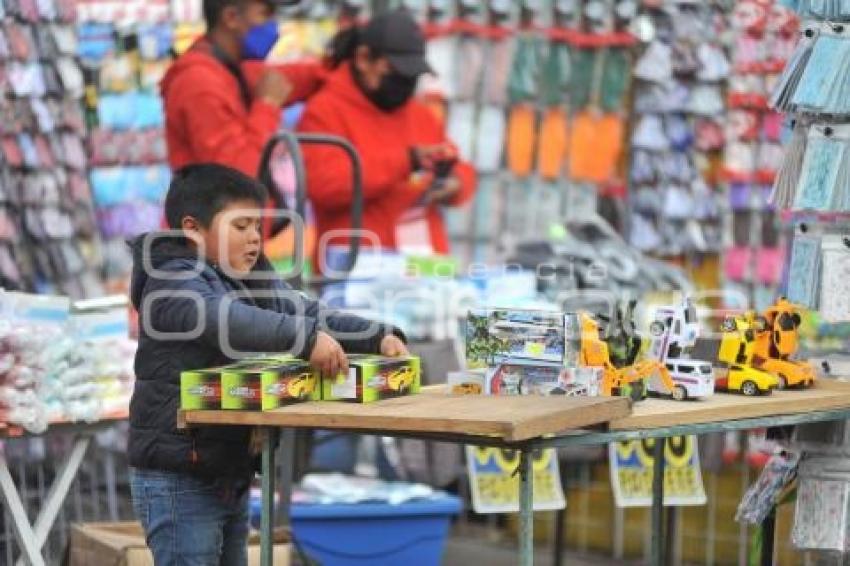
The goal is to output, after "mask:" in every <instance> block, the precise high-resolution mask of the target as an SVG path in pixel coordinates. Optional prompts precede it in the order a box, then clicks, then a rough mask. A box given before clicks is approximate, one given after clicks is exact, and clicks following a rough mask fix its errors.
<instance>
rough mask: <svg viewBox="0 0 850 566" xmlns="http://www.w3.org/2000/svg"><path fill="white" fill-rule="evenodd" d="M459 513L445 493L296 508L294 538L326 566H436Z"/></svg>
mask: <svg viewBox="0 0 850 566" xmlns="http://www.w3.org/2000/svg"><path fill="white" fill-rule="evenodd" d="M258 511H259V509H257V508H255V510H254V513H255V514H256V513H258ZM460 511H461V502H460V500H459V499H458V498H457V497H454V496H450V495H443V496H441V497H439V498H437V499H430V500H423V501H412V502H409V503H402V504H400V505H390V504H387V503H365V504H357V505H336V504H334V505H304V504H294V505H293V506H292V511H291V517H292V530H293V534H294V536H295V539H296V540H297V541H298V543H299V544H300V545H301V547H302V548H303V549H304V552H305V553H306V554H307V555H308V556H309V557H310V558H313V559H315V560H318V561H319V562H320V563H321V564H322V566H366V565H368V566H396V565H398V564H404V565H405V566H438V565H439V564H440V563H441V561H442V557H443V552H444V550H445V545H446V538H447V536H448V532H449V523H450V521H451V518H452V517H454V516H456V515H458V514H459V513H460Z"/></svg>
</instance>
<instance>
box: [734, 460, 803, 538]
mask: <svg viewBox="0 0 850 566" xmlns="http://www.w3.org/2000/svg"><path fill="white" fill-rule="evenodd" d="M799 462H800V455H799V454H798V453H796V452H790V451H787V450H780V451H778V452H776V453H775V454H773V455H772V456H771V457H770V460H768V462H767V464H766V465H765V467H764V469H763V470H762V472H761V475H759V478H758V480H757V481H756V483H754V484H753V485H752V486H750V488H749V489H748V490H747V492H746V493H745V494H744V497H743V498H742V499H741V503H740V504H739V505H738V512H737V513H736V515H735V520H736V521H738V522H739V523H742V522H744V523H749V524H751V525H758V524H761V523H762V522H763V521H764V520H765V519H766V518H767V516H768V515H769V514H770V512H771V511H772V510H773V509H774V507H775V506H776V504H777V503H778V501H777V498H778V497H779V496H780V495H781V493H782V491H783V490H784V489H785V488H786V487H787V486H788V485H789V484H790V483H791V482H792V481H793V480H794V478H795V477H796V475H797V465H798V464H799Z"/></svg>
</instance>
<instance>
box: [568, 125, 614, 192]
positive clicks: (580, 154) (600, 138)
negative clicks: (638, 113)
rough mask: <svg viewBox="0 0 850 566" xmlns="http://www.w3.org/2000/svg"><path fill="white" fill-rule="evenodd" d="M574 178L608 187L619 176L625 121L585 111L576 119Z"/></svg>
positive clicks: (571, 168) (572, 142)
mask: <svg viewBox="0 0 850 566" xmlns="http://www.w3.org/2000/svg"><path fill="white" fill-rule="evenodd" d="M569 147H570V162H569V172H570V178H571V179H574V180H580V181H590V182H595V183H604V182H606V181H609V180H611V178H612V177H614V175H615V173H616V168H617V162H618V161H619V159H620V156H621V153H622V149H623V120H622V118H621V117H620V116H618V115H616V114H600V113H599V112H597V111H594V110H585V111H583V112H581V113H579V114H576V115H575V117H574V118H573V125H572V130H571V132H570V142H569Z"/></svg>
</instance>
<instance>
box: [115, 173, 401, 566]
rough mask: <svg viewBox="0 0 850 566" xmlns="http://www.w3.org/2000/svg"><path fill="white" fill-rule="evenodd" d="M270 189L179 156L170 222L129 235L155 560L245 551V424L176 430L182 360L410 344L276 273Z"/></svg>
mask: <svg viewBox="0 0 850 566" xmlns="http://www.w3.org/2000/svg"><path fill="white" fill-rule="evenodd" d="M267 197H268V195H267V192H266V189H265V188H264V187H263V186H262V185H261V184H260V183H258V182H256V181H254V180H253V179H251V178H249V177H247V176H245V175H243V174H242V173H240V172H238V171H235V170H233V169H229V168H226V167H223V166H220V165H194V166H190V167H187V168H185V169H182V170H180V171H178V172H177V173H176V174H175V177H174V180H173V182H172V184H171V187H170V189H169V191H168V196H167V197H166V202H165V215H166V220H167V222H168V225H169V226H170V228H171V230H172V233H151V234H147V235H145V236H142V237H140V238H138V239H137V240H135V241H134V242H133V243H132V244H131V245H132V247H133V252H134V254H133V255H134V270H133V280H132V287H131V295H132V301H133V305H134V306H135V307H136V309H137V310H138V311H139V349H138V353H137V354H136V380H137V381H136V388H135V391H134V393H133V398H132V400H131V402H130V436H129V443H128V452H129V459H130V465H131V466H132V469H131V487H132V495H133V505H134V508H135V510H136V514H137V515H138V517H139V519H140V520H141V522H142V525H143V526H144V529H145V534H146V538H147V542H148V546H149V547H150V548H151V550H152V552H153V555H154V559H155V562H156V564H157V566H170V565H172V564H192V565H195V564H197V565H204V566H206V565H210V566H212V565H216V566H218V565H219V564H226V565H237V566H238V565H243V564H245V563H246V539H247V534H248V487H249V485H250V482H251V480H252V478H253V475H254V470H255V468H254V461H255V457H254V456H255V454H252V452H251V448H250V445H251V430H250V429H249V428H247V427H238V426H232V427H208V428H197V429H191V430H188V431H183V430H178V429H177V427H176V418H177V410H178V408H179V402H180V373H181V372H182V371H184V370H189V369H199V368H208V367H217V366H221V365H226V364H228V363H231V362H232V361H234V359H236V358H238V357H242V356H244V355H249V354H251V355H258V354H259V355H261V354H270V353H284V352H288V353H292V354H294V355H296V356H298V357H300V358H303V359H305V360H309V361H310V363H311V364H312V365H313V366H314V367H315V368H317V369H318V370H319V371H321V372H322V373H323V374H325V375H336V374H338V373H339V372H344V371H347V369H348V361H347V358H346V355H345V352H354V353H380V354H384V355H388V356H398V355H405V354H407V348H406V347H405V345H404V342H403V335H402V334H401V333H400V332H399V331H398V330H397V329H395V328H392V327H388V326H383V325H380V324H377V323H374V322H371V321H368V320H364V319H362V318H359V317H356V316H351V315H346V314H340V313H336V312H333V311H331V310H328V309H326V308H325V307H324V306H323V305H322V304H320V303H318V302H317V301H313V300H310V299H308V298H307V297H306V296H304V295H303V294H301V293H299V292H297V291H294V290H293V289H291V288H290V287H289V286H288V285H286V284H285V283H284V282H283V281H281V279H280V278H279V277H278V276H277V275H276V273H275V272H274V270H273V268H272V267H271V265H270V264H269V262H268V260H267V259H266V258H265V257H264V256H263V254H262V238H261V211H262V209H263V205H264V203H265V202H266V201H267Z"/></svg>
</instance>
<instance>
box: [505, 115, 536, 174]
mask: <svg viewBox="0 0 850 566" xmlns="http://www.w3.org/2000/svg"><path fill="white" fill-rule="evenodd" d="M536 139H537V111H536V110H535V108H534V106H533V105H531V104H529V103H519V104H514V105H513V106H512V107H511V109H510V110H509V115H508V132H507V145H508V147H507V166H508V170H509V171H510V172H511V173H512V174H513V175H514V176H516V177H527V176H528V175H530V174H531V171H532V167H533V165H534V149H535V144H534V140H536Z"/></svg>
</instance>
